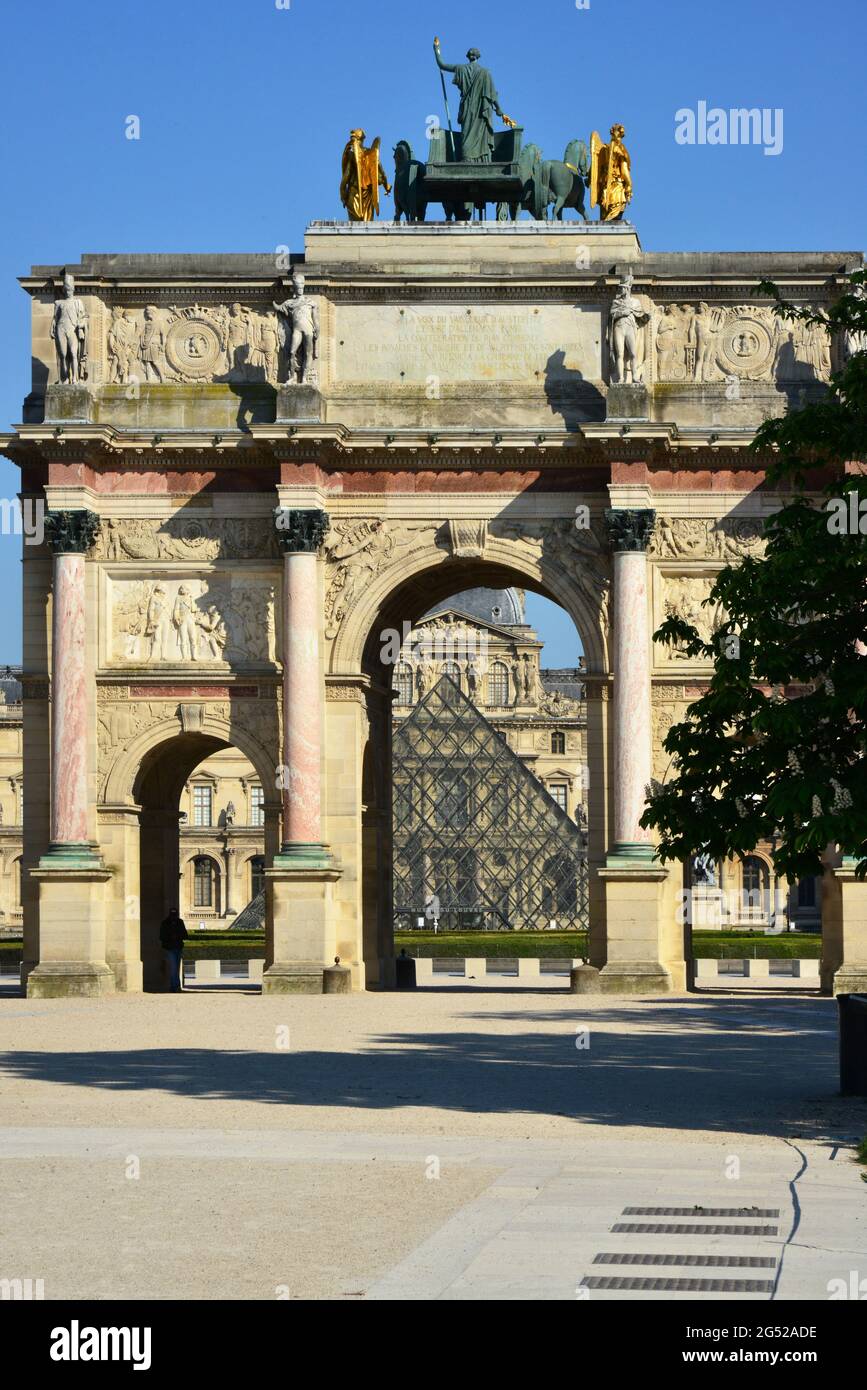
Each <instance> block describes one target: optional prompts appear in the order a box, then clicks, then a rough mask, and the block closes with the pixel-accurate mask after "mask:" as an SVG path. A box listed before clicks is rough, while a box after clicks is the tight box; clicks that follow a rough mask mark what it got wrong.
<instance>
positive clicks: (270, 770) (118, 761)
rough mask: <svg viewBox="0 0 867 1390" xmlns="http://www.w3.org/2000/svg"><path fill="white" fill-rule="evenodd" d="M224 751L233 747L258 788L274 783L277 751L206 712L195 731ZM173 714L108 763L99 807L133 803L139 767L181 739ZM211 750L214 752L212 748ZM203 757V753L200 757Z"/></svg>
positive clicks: (240, 728) (152, 726) (237, 724)
mask: <svg viewBox="0 0 867 1390" xmlns="http://www.w3.org/2000/svg"><path fill="white" fill-rule="evenodd" d="M197 732H200V733H201V734H203V735H206V736H208V737H209V738H211V739H212V740H216V741H217V743H219V744H220V745H221V746H223V747H226V748H237V749H238V751H239V752H240V753H243V754H244V756H245V757H246V758H247V760H248V762H250V763H252V765H253V767H254V768H255V770H256V775H257V776H258V777H259V779H260V781H261V783H262V786H263V787H267V786H270V785H272V784H273V783H274V779H275V775H276V774H275V769H276V768H277V766H278V764H279V762H280V759H279V756H278V749H277V748H276V747H275V748H274V749H273V750H268V749H266V748H264V747H263V745H262V744H261V743H260V741H259V740H258V739H257V738H256V737H255V736H254V735H252V734H250V733H249V732H248V731H247V730H246V729H244V728H243V727H242V726H241V725H240V724H239V723H236V722H234V721H233V720H230V719H224V718H221V717H220V716H218V715H215V714H208V713H206V714H205V715H204V717H203V718H202V721H201V725H200V727H199V730H198V731H197ZM188 736H191V735H187V734H185V731H184V729H183V728H182V727H181V725H180V722H179V720H178V717H177V715H173V716H172V717H170V718H166V719H165V720H160V721H159V722H157V723H154V724H152V725H151V726H150V727H149V728H147V729H145V730H144V731H143V732H142V733H140V734H138V735H137V736H136V737H135V738H133V739H131V740H130V742H129V743H128V744H127V745H126V747H125V748H123V749H122V750H121V752H119V753H118V754H117V756H116V757H115V759H114V761H113V762H112V763H111V765H110V767H109V769H108V773H107V775H106V777H105V781H104V784H103V789H102V793H101V795H100V798H99V801H100V804H101V805H108V806H118V805H123V804H124V803H128V802H130V801H133V800H134V795H133V792H134V788H135V784H136V781H137V779H138V777H139V774H140V771H141V768H142V765H143V764H144V763H145V762H146V761H147V760H148V758H149V757H150V756H151V755H153V753H154V752H155V751H156V750H157V749H159V748H160V747H161V746H162V745H163V744H167V743H169V742H171V741H172V740H173V739H176V738H185V737H188ZM211 751H213V752H216V751H217V748H216V747H214V748H213V749H212V750H211ZM204 756H207V755H206V754H205V755H203V757H204Z"/></svg>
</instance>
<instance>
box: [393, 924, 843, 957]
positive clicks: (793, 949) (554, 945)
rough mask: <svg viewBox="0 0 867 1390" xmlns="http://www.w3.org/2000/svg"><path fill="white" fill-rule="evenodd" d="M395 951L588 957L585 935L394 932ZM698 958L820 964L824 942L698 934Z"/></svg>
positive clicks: (791, 936) (810, 935)
mask: <svg viewBox="0 0 867 1390" xmlns="http://www.w3.org/2000/svg"><path fill="white" fill-rule="evenodd" d="M394 945H395V950H397V951H400V950H401V949H402V948H405V949H406V951H407V953H408V954H409V955H411V956H451V957H457V958H458V959H460V958H461V957H462V956H488V957H501V956H511V957H512V958H514V957H515V956H539V957H546V958H548V959H551V958H552V957H553V958H555V959H557V960H566V959H569V958H570V957H571V956H584V955H586V953H587V933H586V932H577V931H572V932H559V931H543V932H437V933H434V932H427V931H413V932H398V933H396V934H395V938H394ZM692 945H693V954H694V957H695V959H696V960H719V959H729V960H731V959H736V958H741V959H743V957H744V956H756V957H758V958H759V959H760V960H791V959H793V958H798V957H800V958H801V959H804V960H818V958H819V956H820V955H821V954H822V938H821V936H820V935H819V933H818V932H786V933H785V934H784V935H783V936H764V935H763V934H762V933H760V932H717V931H706V932H701V931H696V932H693V934H692Z"/></svg>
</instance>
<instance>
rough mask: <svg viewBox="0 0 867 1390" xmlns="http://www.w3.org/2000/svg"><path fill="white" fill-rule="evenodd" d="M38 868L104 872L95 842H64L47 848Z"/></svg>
mask: <svg viewBox="0 0 867 1390" xmlns="http://www.w3.org/2000/svg"><path fill="white" fill-rule="evenodd" d="M39 868H40V869H97V870H105V863H104V861H103V858H102V855H101V854H100V853H99V850H98V848H97V845H96V842H95V841H92V840H64V841H55V842H53V843H52V844H50V845H49V846H48V849H47V850H46V852H45V854H43V855H42V857H41V858H40V860H39Z"/></svg>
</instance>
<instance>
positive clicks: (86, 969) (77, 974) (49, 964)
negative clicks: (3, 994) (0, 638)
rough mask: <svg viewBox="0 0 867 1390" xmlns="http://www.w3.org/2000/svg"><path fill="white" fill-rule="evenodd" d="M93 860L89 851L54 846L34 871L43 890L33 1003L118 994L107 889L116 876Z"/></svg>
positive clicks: (30, 981) (31, 977) (30, 986)
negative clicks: (108, 942) (109, 956)
mask: <svg viewBox="0 0 867 1390" xmlns="http://www.w3.org/2000/svg"><path fill="white" fill-rule="evenodd" d="M53 850H58V851H59V852H58V853H57V854H54V853H52V851H53ZM67 851H70V852H67ZM81 851H83V852H86V854H88V855H90V856H91V862H90V863H87V862H85V858H84V853H81V854H79V852H81ZM93 860H94V856H93V853H92V849H91V846H90V845H75V846H68V845H62V846H55V845H52V847H51V849H50V850H49V852H48V853H47V854H45V855H43V856H42V858H41V859H40V861H39V867H38V868H36V869H31V871H30V876H31V878H33V879H34V880H35V881H36V883H38V885H39V962H38V964H36V965H35V966H34V967H33V969H32V970H30V972H29V973H28V976H27V997H28V999H56V998H58V997H60V996H67V995H71V996H73V997H75V996H85V997H87V998H94V997H97V996H102V995H105V994H113V993H114V992H115V978H114V971H113V970H112V968H111V966H110V965H109V964H108V963H107V961H106V959H105V885H106V883H107V882H108V881H109V879H110V878H111V876H112V875H111V870H110V869H106V868H105V866H104V864H103V863H102V861H101V859H99V858H98V856H97V857H96V860H95V862H93Z"/></svg>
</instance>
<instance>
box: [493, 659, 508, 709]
mask: <svg viewBox="0 0 867 1390" xmlns="http://www.w3.org/2000/svg"><path fill="white" fill-rule="evenodd" d="M508 703H509V672H508V669H507V667H506V666H505V665H504V664H503V662H502V661H495V662H494V664H493V666H492V667H491V669H490V671H489V672H488V704H489V705H507V704H508Z"/></svg>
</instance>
